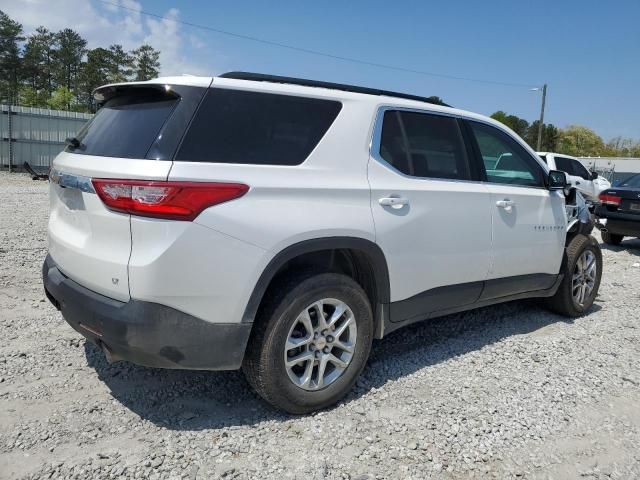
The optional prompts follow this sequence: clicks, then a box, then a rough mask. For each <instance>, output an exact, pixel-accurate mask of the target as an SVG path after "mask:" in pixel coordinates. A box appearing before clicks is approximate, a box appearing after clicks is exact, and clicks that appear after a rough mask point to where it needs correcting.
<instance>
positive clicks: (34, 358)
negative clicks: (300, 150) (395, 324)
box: [0, 172, 640, 479]
mask: <svg viewBox="0 0 640 480" xmlns="http://www.w3.org/2000/svg"><path fill="white" fill-rule="evenodd" d="M46 189H47V188H46V183H45V182H33V181H31V180H30V179H29V178H28V177H26V176H23V175H16V174H13V175H9V174H7V173H5V172H0V477H2V478H29V479H31V478H79V479H84V478H155V479H160V478H175V479H178V478H188V479H196V478H199V479H201V478H226V479H231V478H238V479H246V478H274V479H276V478H277V479H281V478H304V479H324V478H332V479H339V478H350V479H374V478H403V479H409V478H411V479H423V478H445V479H453V478H487V477H489V478H544V479H548V478H556V479H565V478H587V479H589V478H640V449H639V448H638V445H640V356H639V348H638V347H639V346H640V329H639V315H638V311H639V310H640V296H639V294H640V289H639V286H640V263H639V262H640V241H639V240H628V241H625V242H624V243H623V244H622V246H621V247H615V248H613V247H606V248H604V258H605V271H604V275H603V280H602V285H601V288H600V296H599V297H598V299H597V300H596V304H595V306H594V307H593V309H592V310H591V312H589V314H588V315H586V316H584V317H582V318H579V319H576V320H573V321H567V319H565V318H562V317H560V316H557V315H554V314H551V313H548V312H547V311H545V310H544V309H542V308H540V307H539V306H537V304H536V303H535V302H526V303H522V302H521V303H511V304H505V305H500V306H496V307H491V308H484V309H480V310H476V311H474V312H469V313H465V314H460V315H453V316H448V317H446V318H443V319H439V320H435V321H432V322H430V323H428V324H423V325H418V326H415V327H409V328H407V329H404V330H401V331H398V332H396V333H394V334H392V335H390V336H389V337H387V338H386V339H384V340H382V341H378V342H376V343H375V344H374V348H373V353H372V358H371V359H370V361H369V364H368V367H367V368H366V370H365V372H364V376H363V377H362V379H361V380H360V381H359V382H358V384H357V388H356V389H355V390H354V391H353V392H352V393H351V394H350V396H349V397H348V398H347V399H346V400H345V401H344V402H342V403H341V404H340V405H339V406H337V407H335V408H333V409H331V410H328V411H324V412H321V413H318V414H315V415H311V416H306V417H293V416H288V415H285V414H282V413H279V412H277V411H274V410H273V409H272V408H270V407H268V406H267V405H265V404H264V403H263V402H262V401H261V400H260V399H259V398H257V397H256V396H255V394H253V393H252V392H251V391H250V389H249V387H248V385H247V383H246V382H245V380H244V378H243V377H242V375H241V374H240V373H238V372H185V371H166V370H156V369H149V368H142V367H137V366H135V365H131V364H127V363H118V364H114V365H108V364H107V363H106V361H105V359H104V356H103V354H102V353H101V352H100V351H98V350H97V349H96V348H95V347H93V346H92V345H90V344H87V343H86V342H85V341H84V339H83V338H82V337H81V336H80V335H79V334H77V333H75V332H74V331H73V330H72V329H71V328H70V327H68V326H67V325H66V323H65V322H64V321H63V319H62V317H61V316H60V314H59V313H58V312H57V311H56V310H55V309H54V308H53V307H52V306H51V305H50V304H49V303H48V302H47V301H46V299H45V297H44V294H43V291H42V286H41V280H40V268H41V264H42V260H43V259H44V256H45V252H46V234H45V230H46V221H47V209H48V202H47V195H46Z"/></svg>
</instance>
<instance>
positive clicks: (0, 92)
mask: <svg viewBox="0 0 640 480" xmlns="http://www.w3.org/2000/svg"><path fill="white" fill-rule="evenodd" d="M23 40H24V37H22V25H21V24H20V23H18V22H16V21H14V20H12V19H11V18H10V17H9V16H8V15H7V14H6V13H4V12H3V11H2V10H0V101H2V100H6V101H9V102H11V103H13V102H14V101H15V99H16V97H17V96H18V85H19V80H20V45H19V44H20V42H21V41H23Z"/></svg>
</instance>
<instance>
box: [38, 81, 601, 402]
mask: <svg viewBox="0 0 640 480" xmlns="http://www.w3.org/2000/svg"><path fill="white" fill-rule="evenodd" d="M95 98H96V100H98V102H100V104H101V108H100V110H99V111H98V113H97V114H96V115H95V117H94V118H93V120H91V122H90V123H88V124H87V125H86V127H85V128H84V129H83V130H82V131H81V132H80V133H79V134H78V136H77V137H76V138H72V139H69V141H68V146H67V148H66V149H65V151H64V152H62V153H60V155H59V156H58V157H57V158H56V159H55V161H54V164H53V169H52V173H51V190H50V195H51V215H50V220H49V256H47V258H46V260H45V262H44V265H43V280H44V286H45V290H46V293H47V296H48V298H49V299H50V300H51V302H52V303H53V304H54V305H55V306H57V307H58V308H59V309H60V310H61V311H62V315H63V316H64V318H65V319H66V320H67V322H68V323H69V324H70V325H71V326H72V327H73V328H74V329H76V330H77V331H78V332H80V333H81V334H82V335H84V336H85V337H86V338H87V339H89V340H91V341H92V342H95V343H96V344H97V345H99V346H100V347H101V348H102V349H103V350H104V352H105V354H106V355H107V358H108V359H109V360H110V361H115V360H129V361H131V362H134V363H138V364H142V365H147V366H153V367H163V368H184V369H205V370H229V369H238V368H240V367H242V368H243V370H244V372H245V373H246V376H247V379H248V380H249V383H250V384H251V385H252V386H253V387H254V388H255V389H256V391H257V392H258V393H259V394H260V395H262V396H263V397H264V398H265V399H266V400H267V401H269V402H270V403H272V404H273V405H276V406H277V407H279V408H281V409H284V410H286V411H288V412H292V413H305V412H310V411H313V410H316V409H318V408H323V407H326V406H329V405H331V404H333V403H335V402H337V401H338V400H339V399H340V398H342V397H343V396H344V395H345V394H346V393H347V392H348V391H349V390H350V388H351V387H352V386H353V384H354V383H355V381H356V378H357V377H358V375H359V374H360V372H361V371H362V369H363V368H364V367H365V365H366V363H367V358H368V356H369V352H370V349H371V345H372V340H373V339H374V338H382V337H384V336H385V335H387V334H389V333H390V332H392V331H394V330H396V329H398V328H400V327H403V326H405V325H408V324H411V323H414V322H417V321H421V320H425V319H430V318H434V317H439V316H442V315H446V314H449V313H454V312H461V311H464V310H470V309H473V308H477V307H482V306H486V305H491V304H496V303H501V302H506V301H510V300H517V299H523V298H533V297H536V298H541V297H543V298H544V299H545V301H546V302H547V304H548V305H549V307H550V308H551V309H552V310H554V311H556V312H558V313H560V314H563V315H566V316H569V317H577V316H580V315H582V314H584V313H585V312H586V311H587V310H588V309H589V308H590V307H591V305H592V303H593V301H594V299H595V297H596V295H597V292H598V287H599V284H600V275H601V273H602V255H601V252H600V246H599V244H598V242H597V241H596V240H595V239H594V238H593V237H592V236H590V235H588V233H589V228H587V229H584V228H580V226H579V225H578V224H576V223H575V222H574V223H571V224H570V226H569V227H568V225H567V213H566V210H565V208H566V206H567V202H566V200H565V195H568V194H567V193H566V190H567V186H568V184H567V178H566V174H565V173H564V172H560V171H557V170H551V169H549V167H548V166H547V165H545V164H544V163H543V162H542V160H541V159H540V158H539V157H538V156H537V155H536V154H535V152H534V151H533V150H531V148H530V147H529V146H528V145H527V144H526V143H524V142H523V140H522V139H520V138H519V137H518V136H517V135H515V134H513V132H511V131H510V130H509V129H507V128H506V127H504V126H503V125H502V124H500V123H499V122H496V121H495V120H493V119H490V118H487V117H484V116H482V115H477V114H474V113H470V112H465V111H462V110H457V109H454V108H449V107H446V106H441V105H435V104H433V103H432V102H431V101H430V100H429V99H427V98H422V97H416V96H413V95H407V94H401V93H394V92H387V91H381V90H374V89H368V88H363V87H355V86H349V85H338V84H329V83H326V82H315V81H309V80H300V79H294V78H284V77H273V76H267V75H260V74H248V73H237V72H236V73H231V74H225V75H222V76H221V77H216V78H211V77H172V78H161V79H156V80H153V81H149V82H135V83H123V84H116V85H107V86H105V87H101V88H99V89H97V91H96V92H95ZM569 191H572V190H569ZM576 207H579V205H578V204H576Z"/></svg>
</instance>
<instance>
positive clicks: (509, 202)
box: [496, 198, 516, 211]
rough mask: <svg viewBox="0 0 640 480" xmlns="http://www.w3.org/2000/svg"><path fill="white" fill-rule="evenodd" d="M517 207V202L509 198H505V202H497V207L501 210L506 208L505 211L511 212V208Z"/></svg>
mask: <svg viewBox="0 0 640 480" xmlns="http://www.w3.org/2000/svg"><path fill="white" fill-rule="evenodd" d="M515 205H516V202H514V201H513V200H509V199H508V198H505V199H504V200H498V201H497V202H496V206H497V207H500V208H504V209H505V210H507V211H508V210H511V207H514V206H515Z"/></svg>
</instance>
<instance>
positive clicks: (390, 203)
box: [378, 197, 409, 208]
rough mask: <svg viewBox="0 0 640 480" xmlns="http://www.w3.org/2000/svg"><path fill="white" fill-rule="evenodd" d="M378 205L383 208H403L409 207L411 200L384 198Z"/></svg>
mask: <svg viewBox="0 0 640 480" xmlns="http://www.w3.org/2000/svg"><path fill="white" fill-rule="evenodd" d="M378 203H379V204H380V205H382V206H383V207H393V208H402V207H404V206H405V205H409V199H408V198H405V197H382V198H381V199H379V200H378Z"/></svg>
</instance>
